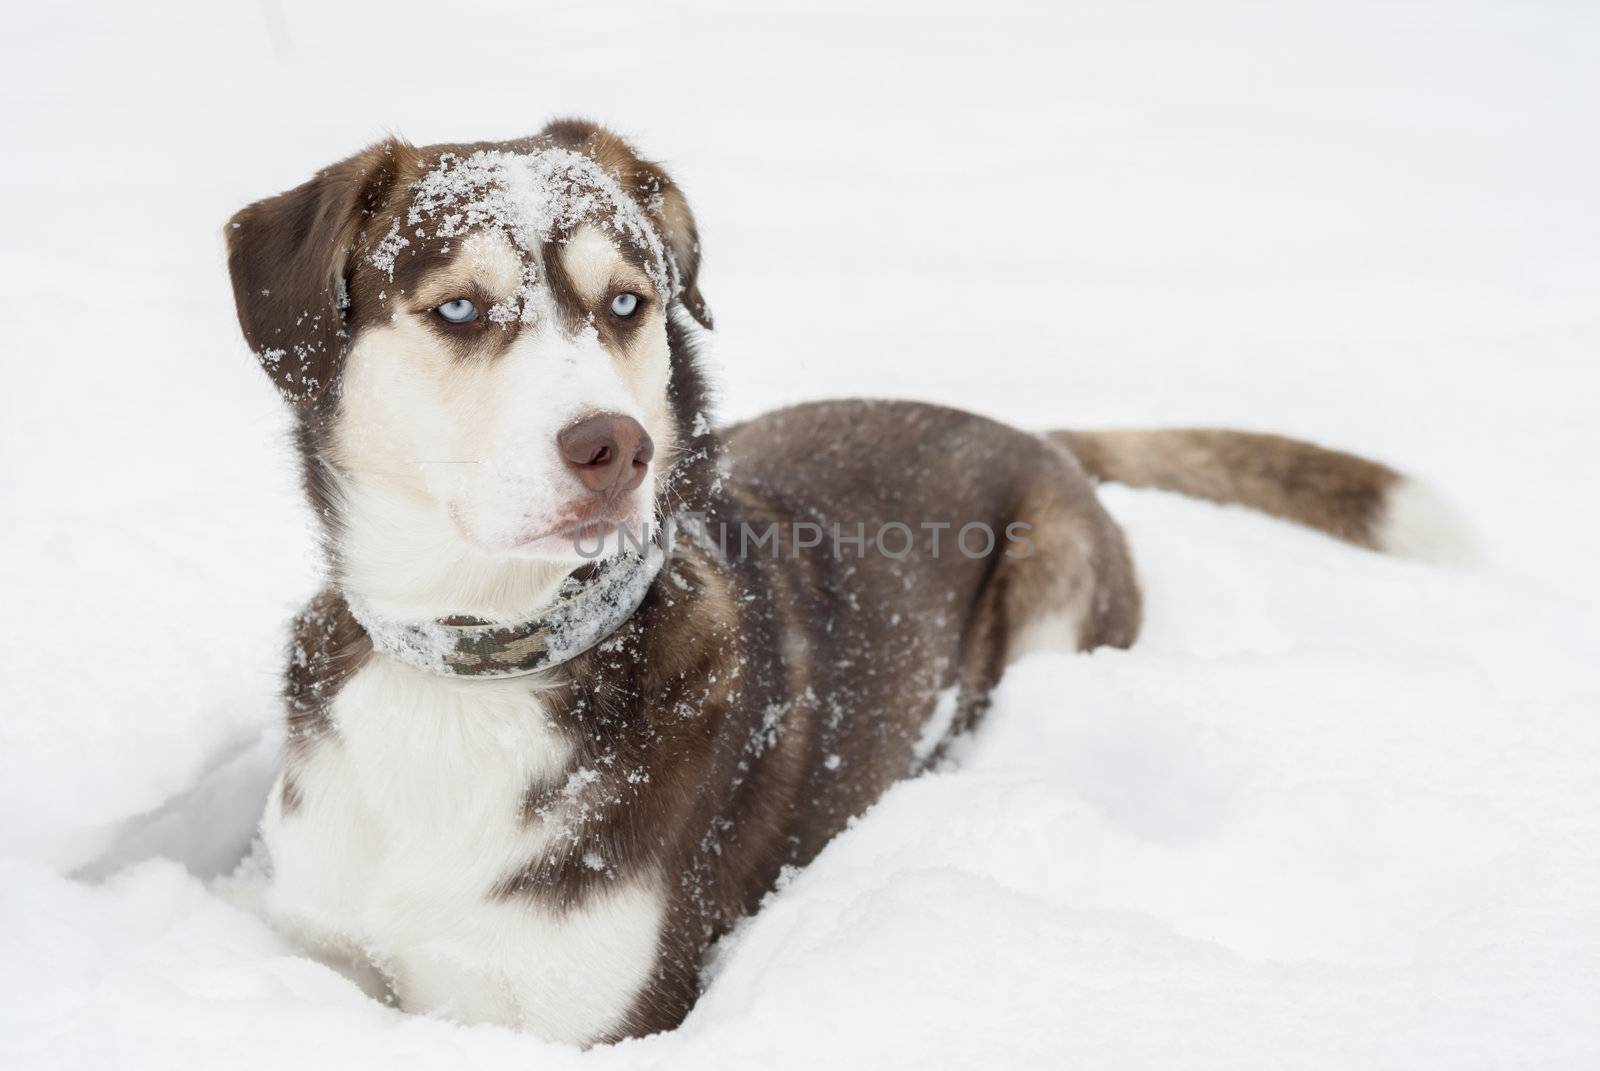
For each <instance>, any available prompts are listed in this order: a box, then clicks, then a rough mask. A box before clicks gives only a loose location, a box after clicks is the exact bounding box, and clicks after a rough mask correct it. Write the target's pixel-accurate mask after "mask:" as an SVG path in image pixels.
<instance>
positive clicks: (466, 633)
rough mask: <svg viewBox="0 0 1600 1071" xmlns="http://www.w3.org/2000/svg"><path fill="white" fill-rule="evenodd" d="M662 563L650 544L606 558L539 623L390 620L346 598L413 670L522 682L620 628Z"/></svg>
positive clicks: (661, 553) (375, 636)
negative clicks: (508, 678)
mask: <svg viewBox="0 0 1600 1071" xmlns="http://www.w3.org/2000/svg"><path fill="white" fill-rule="evenodd" d="M666 559H667V556H666V552H665V550H663V549H662V548H661V547H659V546H655V545H651V546H649V547H647V548H646V549H645V552H644V553H642V554H622V555H619V556H617V557H615V558H610V559H608V560H607V561H605V562H604V563H602V564H600V565H599V566H598V567H597V568H596V569H595V570H594V572H593V573H592V575H590V576H588V577H586V578H584V579H582V580H579V579H577V578H576V577H571V576H569V577H568V578H567V579H566V580H565V581H563V582H562V585H561V590H560V591H559V592H558V593H557V595H556V600H555V601H554V602H553V603H551V604H549V605H548V606H546V607H545V608H544V609H543V610H542V611H541V612H540V613H539V614H537V615H536V616H534V617H531V618H529V619H528V620H526V621H516V622H512V623H510V624H494V623H491V622H488V621H482V620H479V619H477V618H470V617H447V618H441V619H439V620H435V621H424V622H407V621H394V620H390V619H387V618H384V617H383V616H382V615H380V614H377V613H375V612H374V611H373V610H372V608H371V607H370V606H366V605H364V604H362V603H361V602H359V601H358V600H355V599H351V598H349V596H346V601H347V602H348V603H349V606H350V612H351V613H352V614H353V615H354V616H355V619H356V621H357V622H359V623H360V625H361V627H362V628H364V629H366V630H367V635H368V636H370V637H371V638H372V646H373V649H374V650H377V651H379V652H381V653H383V654H386V655H388V656H389V657H390V658H393V659H395V660H396V661H399V662H403V663H405V664H406V665H408V666H411V667H412V668H414V669H420V670H423V671H425V672H428V673H437V674H439V675H441V676H445V677H472V678H476V679H478V680H494V679H499V678H505V677H522V676H526V675H528V674H530V673H537V672H539V671H540V670H544V669H550V668H551V667H553V666H559V665H561V664H562V663H563V662H567V661H570V660H572V659H574V658H576V657H578V656H579V655H581V654H582V653H583V652H585V651H587V650H589V648H591V647H593V646H594V645H595V644H597V643H599V642H600V641H601V640H603V639H605V638H606V637H607V636H609V635H611V634H612V633H613V632H615V631H616V630H617V629H618V628H620V627H621V625H622V623H623V622H624V621H626V620H628V618H629V617H631V616H633V612H634V611H635V610H637V609H638V608H639V604H640V603H641V602H643V601H644V596H645V593H646V592H647V591H649V590H650V584H651V583H652V582H653V581H654V580H655V578H656V574H657V573H659V572H660V571H661V566H662V565H663V564H664V563H665V562H666Z"/></svg>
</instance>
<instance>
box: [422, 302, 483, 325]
mask: <svg viewBox="0 0 1600 1071" xmlns="http://www.w3.org/2000/svg"><path fill="white" fill-rule="evenodd" d="M433 311H434V312H436V313H438V314H439V315H440V316H442V317H444V319H445V321H446V322H447V323H452V324H470V323H471V322H472V321H473V320H476V319H477V318H478V306H476V305H474V304H473V303H472V302H470V301H468V300H467V299H466V298H464V297H458V298H456V299H455V300H454V301H446V302H445V303H444V304H443V305H440V306H439V307H438V308H437V309H434V310H433Z"/></svg>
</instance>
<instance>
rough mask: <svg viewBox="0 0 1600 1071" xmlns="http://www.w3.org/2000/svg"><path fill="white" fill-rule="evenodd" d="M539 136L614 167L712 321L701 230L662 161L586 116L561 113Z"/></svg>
mask: <svg viewBox="0 0 1600 1071" xmlns="http://www.w3.org/2000/svg"><path fill="white" fill-rule="evenodd" d="M540 137H543V138H548V139H549V140H550V141H552V142H554V143H555V144H557V145H560V146H562V147H563V148H568V149H571V150H573V151H574V152H581V153H584V154H585V155H587V156H589V157H591V158H592V159H594V160H595V161H596V162H597V163H599V165H600V166H601V167H603V168H605V169H606V170H607V171H608V172H610V174H611V177H612V178H614V179H616V180H617V184H618V185H620V186H621V187H622V188H623V190H625V191H626V192H627V193H628V195H629V196H631V197H633V198H634V199H635V200H636V201H638V202H639V204H640V206H641V207H642V208H643V209H644V210H645V213H646V214H647V215H649V216H650V218H651V221H652V222H654V223H655V225H656V229H657V230H659V231H660V232H661V236H662V240H663V241H665V242H666V245H667V255H668V256H669V257H671V258H672V265H673V271H674V272H675V273H676V276H677V279H676V281H677V286H678V293H677V295H676V296H677V297H678V299H679V300H681V301H682V302H683V307H684V308H686V309H688V310H689V315H691V316H693V317H694V318H695V320H696V321H698V322H699V324H700V326H701V327H704V328H707V329H709V328H710V327H711V309H710V308H708V307H707V306H706V302H705V298H704V297H702V296H701V295H700V232H699V231H698V230H697V229H696V228H695V223H694V214H693V213H692V212H690V211H689V202H688V200H686V199H685V198H684V196H683V191H682V190H680V189H679V188H678V186H677V183H675V182H673V181H672V178H671V176H669V175H668V174H667V172H666V169H665V168H663V167H662V166H661V165H660V164H656V163H652V162H650V161H649V160H646V159H644V158H643V157H641V156H640V155H639V154H638V153H636V152H634V151H633V147H632V146H631V145H629V144H628V143H627V142H626V141H623V140H622V139H621V138H619V137H618V136H617V135H615V134H613V133H612V132H611V131H609V130H607V129H606V128H605V127H603V126H600V125H599V124H598V123H591V122H589V121H588V120H587V119H557V120H556V121H555V122H553V123H551V124H550V125H549V126H546V127H545V128H544V130H543V131H541V133H540Z"/></svg>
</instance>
